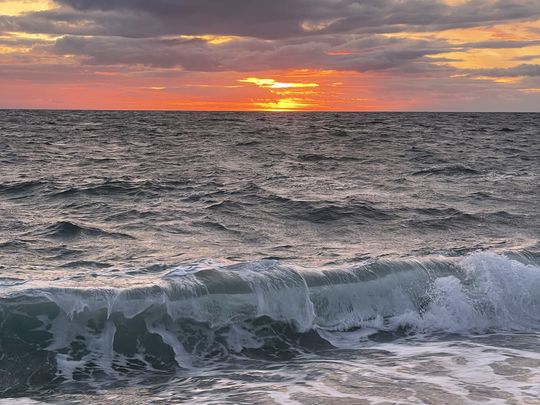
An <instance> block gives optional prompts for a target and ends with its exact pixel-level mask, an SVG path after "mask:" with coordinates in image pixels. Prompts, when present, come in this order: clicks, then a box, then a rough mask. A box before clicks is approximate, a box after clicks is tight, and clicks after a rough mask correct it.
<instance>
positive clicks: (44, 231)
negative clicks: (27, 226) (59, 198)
mask: <svg viewBox="0 0 540 405" xmlns="http://www.w3.org/2000/svg"><path fill="white" fill-rule="evenodd" d="M37 234H39V235H40V236H43V237H47V238H55V239H75V238H79V237H109V238H126V239H134V238H133V236H130V235H127V234H125V233H119V232H109V231H105V230H103V229H100V228H96V227H90V226H84V225H81V224H77V223H74V222H70V221H58V222H55V223H53V224H51V225H47V226H45V227H42V228H41V229H40V230H39V231H37Z"/></svg>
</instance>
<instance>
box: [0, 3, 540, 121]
mask: <svg viewBox="0 0 540 405" xmlns="http://www.w3.org/2000/svg"><path fill="white" fill-rule="evenodd" d="M0 108H50V109H128V110H131V109H136V110H139V109H150V110H153V109H155V110H264V111H298V110H306V111H314V110H315V111H319V110H321V111H325V110H328V111H540V0H508V1H502V0H434V1H428V0H0Z"/></svg>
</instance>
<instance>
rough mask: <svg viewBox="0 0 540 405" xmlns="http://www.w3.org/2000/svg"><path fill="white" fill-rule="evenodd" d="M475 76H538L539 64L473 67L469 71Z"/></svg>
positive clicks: (539, 73) (539, 72)
mask: <svg viewBox="0 0 540 405" xmlns="http://www.w3.org/2000/svg"><path fill="white" fill-rule="evenodd" d="M470 72H471V74H473V75H475V76H491V77H518V76H531V77H537V76H540V65H532V64H522V65H519V66H516V67H511V68H497V69H474V70H471V71H470Z"/></svg>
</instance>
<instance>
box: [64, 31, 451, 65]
mask: <svg viewBox="0 0 540 405" xmlns="http://www.w3.org/2000/svg"><path fill="white" fill-rule="evenodd" d="M340 39H341V41H338V40H337V39H336V38H335V37H332V36H326V37H325V36H322V37H320V38H318V40H316V41H315V40H311V41H310V40H306V41H299V40H291V41H285V40H284V41H264V40H259V39H253V38H251V39H250V38H245V39H240V40H235V41H230V42H225V43H222V44H218V45H212V44H210V43H208V42H206V41H204V40H201V39H170V38H148V39H134V38H119V37H80V36H64V37H62V38H60V39H58V40H57V41H56V43H55V44H54V48H53V51H54V52H56V53H58V54H61V55H65V54H69V55H78V56H80V57H82V60H83V62H84V63H86V64H95V65H118V64H125V65H134V64H140V65H146V66H151V67H157V68H167V67H181V68H183V69H184V70H188V71H208V72H211V71H259V70H267V69H288V68H298V67H310V68H316V69H335V70H354V71H371V70H387V69H399V68H405V67H406V66H407V65H409V64H410V63H413V62H422V61H423V58H424V57H425V56H426V55H430V54H437V53H440V52H443V51H445V50H447V48H446V47H445V45H444V44H443V43H438V42H428V41H418V40H407V39H398V38H385V37H381V36H364V37H362V38H357V37H346V38H340ZM336 48H337V49H347V52H344V53H343V54H332V50H334V49H336ZM425 62H426V63H427V61H425Z"/></svg>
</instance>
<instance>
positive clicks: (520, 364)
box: [0, 111, 540, 404]
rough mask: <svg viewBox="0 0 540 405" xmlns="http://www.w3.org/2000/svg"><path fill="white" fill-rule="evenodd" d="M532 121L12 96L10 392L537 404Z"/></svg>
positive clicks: (2, 261) (2, 385)
mask: <svg viewBox="0 0 540 405" xmlns="http://www.w3.org/2000/svg"><path fill="white" fill-rule="evenodd" d="M539 128H540V114H501V113H497V114H442V113H415V114H412V113H408V114H400V113H367V114H354V113H347V114H335V113H282V114H281V113H191V112H189V113H188V112H185V113H171V112H167V113H165V112H75V111H54V112H53V111H0V325H1V327H0V352H1V356H0V393H1V395H2V396H3V397H5V398H11V399H9V401H11V402H13V401H14V399H13V398H20V399H19V401H22V402H21V403H33V402H43V401H48V400H50V401H53V402H54V403H103V402H111V401H113V402H115V403H124V402H126V403H127V402H129V403H150V402H152V403H160V402H162V403H169V402H176V403H177V402H184V401H185V402H190V403H212V402H213V403H254V402H257V403H347V404H349V403H372V402H373V403H376V402H378V401H389V402H396V401H402V402H403V403H430V402H431V403H434V402H433V401H435V403H436V402H437V401H443V402H444V403H460V404H461V403H464V402H482V401H488V400H492V401H495V402H497V401H510V402H508V403H512V402H511V401H514V403H521V402H527V401H532V402H531V403H533V402H534V401H536V400H539V397H540V391H539V389H538V386H540V372H539V369H540V349H539V347H540V345H539V343H540V267H539V264H540V244H539V242H538V241H539V234H540V230H539V225H540V209H539V202H538V201H539V197H540V181H539V176H540V129H539ZM441 398H442V399H441ZM443 399H444V400H443ZM0 403H1V402H0Z"/></svg>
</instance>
